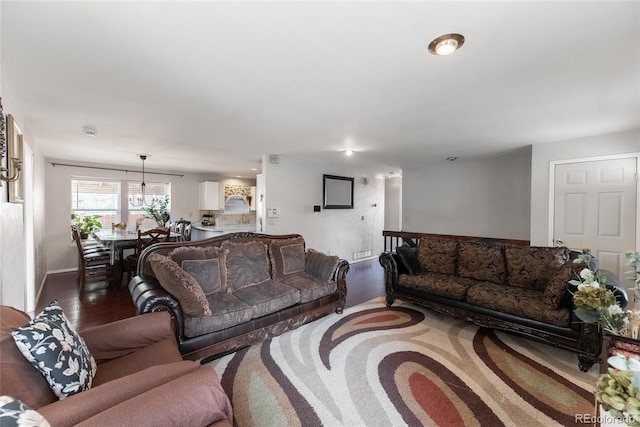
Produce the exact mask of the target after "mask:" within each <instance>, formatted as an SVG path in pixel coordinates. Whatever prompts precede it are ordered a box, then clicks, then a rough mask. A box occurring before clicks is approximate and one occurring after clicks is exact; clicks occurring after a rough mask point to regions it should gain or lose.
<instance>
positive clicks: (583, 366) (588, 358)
mask: <svg viewBox="0 0 640 427" xmlns="http://www.w3.org/2000/svg"><path fill="white" fill-rule="evenodd" d="M598 361H599V358H598V357H597V356H592V355H590V354H584V353H579V354H578V366H579V367H580V370H581V371H582V372H587V371H589V369H591V367H592V366H593V365H595V364H596V362H598Z"/></svg>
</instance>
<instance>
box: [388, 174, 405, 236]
mask: <svg viewBox="0 0 640 427" xmlns="http://www.w3.org/2000/svg"><path fill="white" fill-rule="evenodd" d="M384 229H385V230H391V231H399V230H402V177H401V176H395V177H391V178H388V179H386V180H385V186H384Z"/></svg>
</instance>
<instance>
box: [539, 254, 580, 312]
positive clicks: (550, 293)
mask: <svg viewBox="0 0 640 427" xmlns="http://www.w3.org/2000/svg"><path fill="white" fill-rule="evenodd" d="M586 267H587V265H586V264H585V263H582V262H580V263H573V262H566V263H565V264H564V265H563V266H562V267H560V270H558V272H557V273H556V275H555V276H553V277H552V278H551V280H550V281H549V283H547V286H546V287H545V288H544V296H545V298H546V299H547V301H548V302H549V304H551V305H552V306H553V307H555V308H558V307H559V306H560V302H562V298H563V297H564V295H565V293H566V292H567V288H568V287H569V280H574V279H578V278H579V277H580V271H581V270H582V269H583V268H586Z"/></svg>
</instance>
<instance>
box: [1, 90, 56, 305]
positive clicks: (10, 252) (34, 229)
mask: <svg viewBox="0 0 640 427" xmlns="http://www.w3.org/2000/svg"><path fill="white" fill-rule="evenodd" d="M0 81H1V80H0ZM2 83H3V84H2V86H0V88H1V89H0V91H1V93H2V106H3V110H4V113H5V114H11V115H13V117H14V119H15V121H16V123H18V125H19V127H20V130H21V131H22V133H23V138H24V141H25V143H26V144H28V145H29V147H30V148H31V151H32V152H33V157H32V159H31V161H30V162H26V163H25V165H26V168H25V169H24V170H23V174H24V175H25V176H24V181H25V183H30V184H32V185H29V186H25V189H24V192H25V199H28V200H29V203H28V205H27V206H26V207H27V208H28V209H29V210H30V211H28V212H26V213H25V212H24V209H25V205H22V204H20V205H16V204H10V203H7V200H8V198H7V183H3V184H2V187H0V192H1V193H2V196H1V197H0V204H1V205H3V206H1V207H0V208H1V209H2V211H3V213H2V214H1V215H0V221H1V222H2V224H1V228H3V229H5V231H4V232H3V233H2V235H1V236H0V270H1V271H2V274H1V276H2V277H3V278H4V279H0V286H1V287H2V293H3V294H4V295H5V296H4V297H3V298H2V304H7V305H11V306H14V307H16V308H18V309H21V310H25V311H33V309H34V306H35V295H37V293H38V292H39V290H40V288H41V286H42V284H43V283H44V278H45V276H46V267H45V265H46V258H45V256H46V255H45V253H44V250H43V248H44V245H45V239H46V237H45V233H44V229H45V217H46V213H45V212H46V211H45V206H44V180H45V178H44V157H43V156H42V154H41V152H40V150H39V149H38V147H37V145H36V144H35V141H34V140H33V139H32V138H31V132H30V128H29V123H28V122H27V121H26V120H25V119H24V115H23V114H22V112H21V109H20V105H19V103H18V102H17V98H16V96H14V94H13V93H12V92H11V90H10V88H9V87H7V86H6V85H5V84H4V81H2ZM4 160H5V161H4V162H3V165H4V166H6V158H5V159H4ZM27 175H28V176H27ZM25 218H27V219H28V220H29V223H28V224H26V223H25ZM25 232H26V233H28V235H27V234H25ZM11 236H12V237H11ZM17 236H20V237H21V240H19V241H18V240H15V238H16V237H17ZM27 240H29V242H27ZM27 243H29V246H30V247H32V248H33V253H34V255H35V262H33V263H31V262H30V263H26V262H24V261H25V257H26V256H27V254H26V248H27ZM27 268H28V269H29V271H27ZM7 295H11V297H10V298H7Z"/></svg>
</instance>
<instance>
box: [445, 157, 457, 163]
mask: <svg viewBox="0 0 640 427" xmlns="http://www.w3.org/2000/svg"><path fill="white" fill-rule="evenodd" d="M447 160H448V161H450V162H455V161H456V160H458V158H457V157H453V156H451V157H447Z"/></svg>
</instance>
